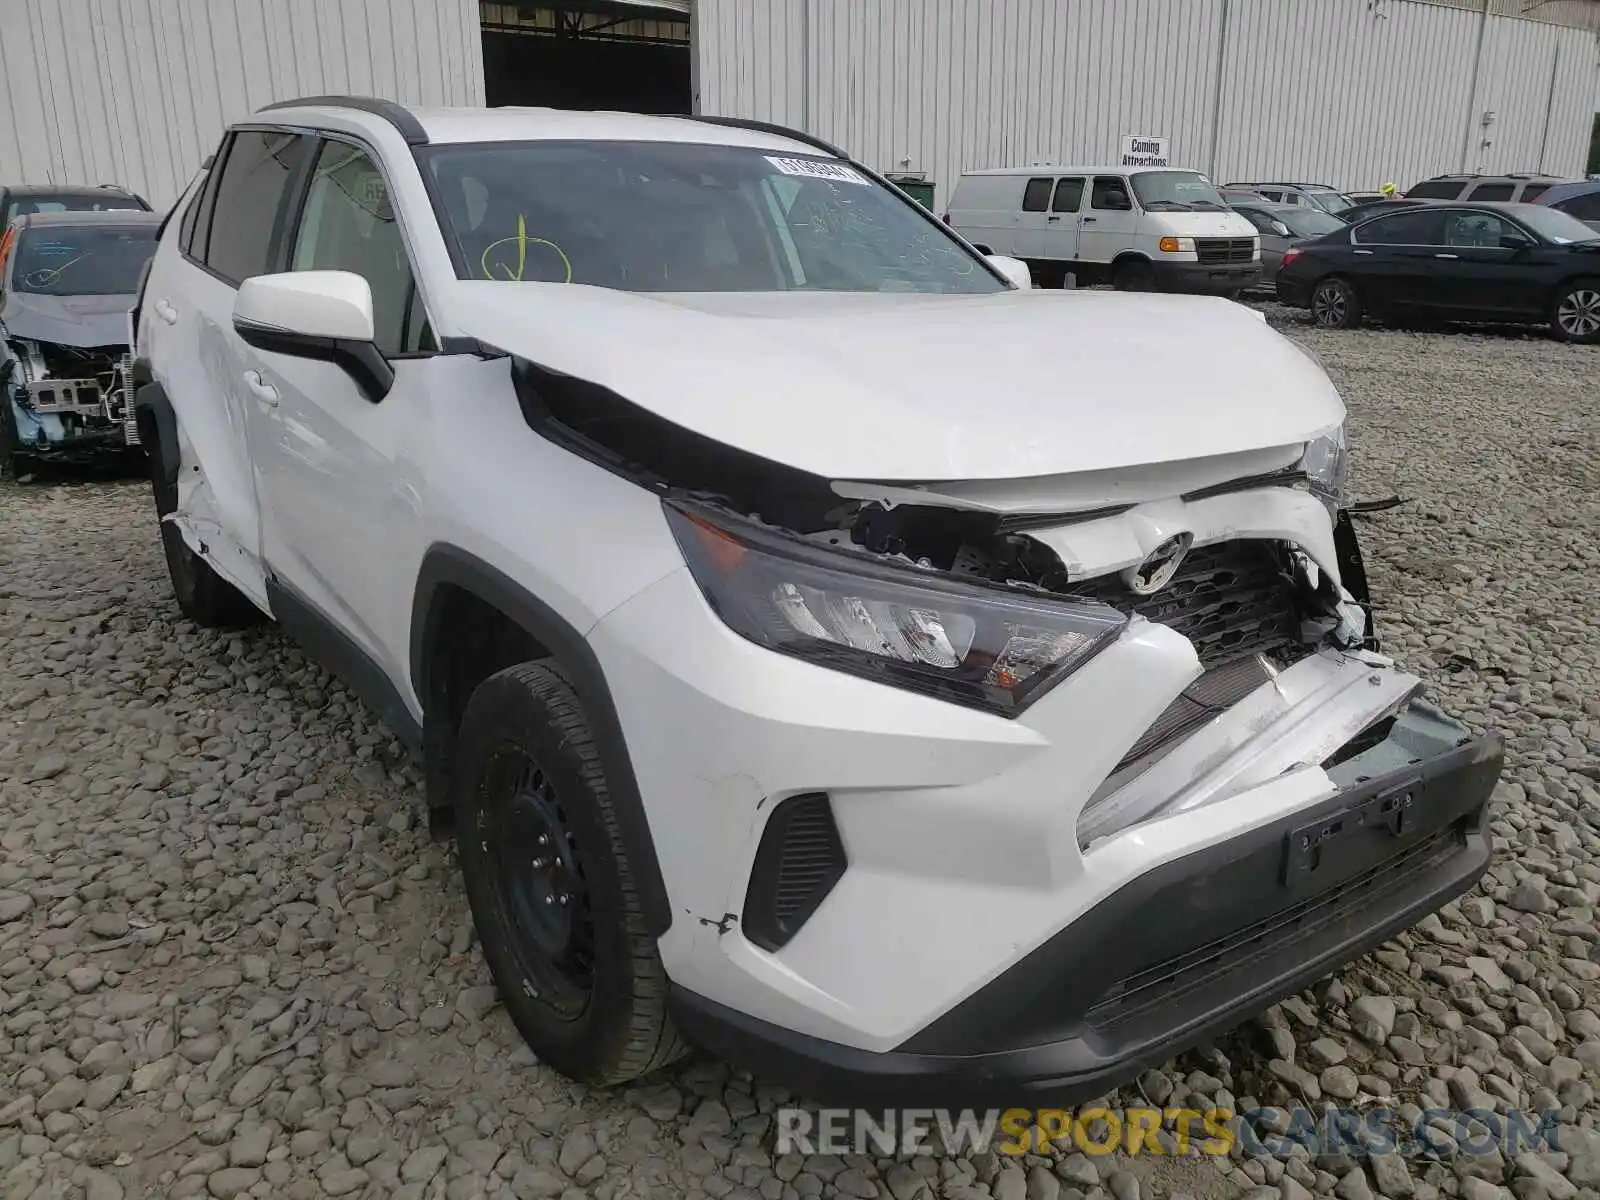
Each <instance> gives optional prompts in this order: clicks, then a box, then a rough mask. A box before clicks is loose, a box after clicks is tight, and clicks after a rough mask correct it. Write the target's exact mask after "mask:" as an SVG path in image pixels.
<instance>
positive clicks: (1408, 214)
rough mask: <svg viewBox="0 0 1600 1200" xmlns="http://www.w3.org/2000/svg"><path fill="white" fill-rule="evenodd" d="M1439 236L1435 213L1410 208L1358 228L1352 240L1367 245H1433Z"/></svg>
mask: <svg viewBox="0 0 1600 1200" xmlns="http://www.w3.org/2000/svg"><path fill="white" fill-rule="evenodd" d="M1443 234H1444V227H1443V222H1442V221H1441V220H1440V219H1439V214H1438V213H1436V212H1431V211H1429V210H1428V209H1418V208H1413V209H1408V210H1407V211H1405V212H1401V213H1395V214H1394V215H1393V216H1391V217H1379V218H1377V219H1376V220H1373V221H1368V222H1366V224H1364V225H1361V226H1358V227H1357V229H1356V231H1355V240H1356V241H1357V242H1360V243H1361V244H1363V245H1367V246H1433V245H1438V244H1439V243H1440V241H1441V239H1442V237H1443Z"/></svg>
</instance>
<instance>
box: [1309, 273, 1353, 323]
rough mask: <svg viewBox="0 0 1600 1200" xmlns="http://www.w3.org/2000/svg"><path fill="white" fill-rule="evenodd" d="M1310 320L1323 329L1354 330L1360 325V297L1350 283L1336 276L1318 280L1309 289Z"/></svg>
mask: <svg viewBox="0 0 1600 1200" xmlns="http://www.w3.org/2000/svg"><path fill="white" fill-rule="evenodd" d="M1310 309H1311V319H1312V321H1314V322H1315V323H1316V324H1317V325H1319V326H1321V327H1322V328H1323V329H1355V328H1356V327H1357V326H1359V325H1360V324H1361V315H1362V312H1363V309H1362V305H1361V297H1360V296H1358V295H1357V294H1356V289H1355V288H1354V287H1352V286H1351V285H1350V281H1349V280H1347V279H1342V278H1340V277H1339V276H1337V275H1330V276H1328V278H1326V279H1319V280H1318V281H1317V282H1316V284H1315V286H1313V287H1312V289H1311V304H1310Z"/></svg>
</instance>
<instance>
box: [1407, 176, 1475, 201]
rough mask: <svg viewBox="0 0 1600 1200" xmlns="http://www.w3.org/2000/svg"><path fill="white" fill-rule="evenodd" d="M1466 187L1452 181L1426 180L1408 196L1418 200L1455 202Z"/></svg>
mask: <svg viewBox="0 0 1600 1200" xmlns="http://www.w3.org/2000/svg"><path fill="white" fill-rule="evenodd" d="M1464 186H1465V185H1464V184H1461V183H1458V182H1454V181H1450V180H1444V179H1426V180H1423V182H1421V183H1419V184H1417V185H1416V186H1415V187H1413V188H1412V189H1411V190H1410V191H1409V192H1407V193H1406V196H1407V197H1415V198H1416V199H1418V200H1454V199H1456V197H1458V196H1460V195H1461V189H1462V187H1464Z"/></svg>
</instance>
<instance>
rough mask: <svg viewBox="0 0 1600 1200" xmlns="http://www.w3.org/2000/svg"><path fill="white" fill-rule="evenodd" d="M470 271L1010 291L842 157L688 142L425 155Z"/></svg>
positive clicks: (640, 288)
mask: <svg viewBox="0 0 1600 1200" xmlns="http://www.w3.org/2000/svg"><path fill="white" fill-rule="evenodd" d="M424 157H425V161H426V163H427V168H428V174H429V175H430V176H431V179H430V181H429V182H430V185H431V186H432V187H433V189H434V190H435V192H436V193H437V197H438V201H439V205H440V208H441V209H442V211H443V212H444V214H445V223H446V225H447V226H448V229H447V232H448V233H449V234H450V235H453V239H454V241H455V244H456V248H457V250H458V251H459V259H458V262H459V271H460V274H461V276H462V277H463V278H466V279H496V280H510V281H513V282H519V281H527V282H541V283H585V284H593V285H596V286H599V287H609V288H618V289H621V290H624V291H636V292H787V291H836V292H946V293H974V292H999V291H1004V290H1006V285H1005V284H1004V283H1002V282H1001V281H1000V280H999V279H997V278H996V277H995V275H994V274H993V273H992V272H991V271H990V270H989V269H988V268H987V266H986V265H985V264H984V263H983V262H982V260H981V259H979V258H977V257H975V256H974V255H973V254H972V252H971V251H969V250H967V249H966V248H965V247H964V246H963V245H962V244H961V243H960V242H958V241H957V240H956V239H955V237H954V236H953V235H951V234H950V233H949V232H947V231H946V230H945V228H944V226H942V225H940V224H939V223H938V222H937V221H935V220H933V219H931V218H930V217H929V216H928V215H926V214H925V213H922V212H920V211H918V210H917V209H916V208H915V207H913V205H912V204H910V203H908V202H907V201H905V200H903V199H901V198H900V197H899V196H897V195H895V194H894V193H893V192H891V191H889V190H887V189H886V188H884V187H882V186H881V185H880V184H878V183H875V182H873V181H872V180H871V179H869V178H868V177H867V176H865V175H862V174H861V173H860V172H858V171H856V170H855V169H854V168H853V167H850V166H848V165H846V164H844V163H841V162H838V161H837V160H834V159H828V158H821V157H815V158H813V157H810V156H801V155H778V154H765V153H763V152H762V151H760V150H755V149H749V148H745V147H737V146H712V145H698V144H693V143H684V142H613V141H605V142H599V141H548V142H515V143H495V144H492V145H462V146H439V147H436V148H434V149H432V150H429V151H427V152H425V155H424Z"/></svg>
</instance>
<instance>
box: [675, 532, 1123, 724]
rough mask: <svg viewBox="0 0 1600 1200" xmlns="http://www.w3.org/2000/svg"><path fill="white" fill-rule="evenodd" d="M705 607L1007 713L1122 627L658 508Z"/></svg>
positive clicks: (807, 649)
mask: <svg viewBox="0 0 1600 1200" xmlns="http://www.w3.org/2000/svg"><path fill="white" fill-rule="evenodd" d="M665 507H666V514H667V521H668V524H669V525H670V526H671V528H672V532H673V535H674V536H675V537H676V538H677V541H678V546H679V547H680V548H681V549H682V551H683V556H684V560H685V561H686V562H687V563H688V565H689V570H690V572H691V574H693V575H694V578H695V581H696V582H697V583H698V584H699V585H700V589H701V591H702V592H704V594H705V597H706V600H707V601H708V602H709V603H710V605H711V607H712V608H713V609H714V610H715V611H716V613H717V615H718V616H720V617H721V618H722V619H723V620H724V621H725V622H727V624H728V626H729V627H730V628H731V629H733V631H734V632H735V633H738V634H740V635H741V636H743V637H746V638H748V639H750V640H751V641H752V642H755V643H756V644H757V645H760V646H765V647H767V648H768V649H770V650H776V651H778V652H780V653H783V654H792V655H794V656H795V657H797V658H804V659H808V660H810V661H812V662H815V663H818V664H819V665H822V666H827V667H831V668H833V669H835V670H839V671H847V672H849V673H851V674H854V675H861V676H864V677H866V678H868V679H873V680H876V681H877V682H879V683H885V684H890V685H892V686H894V687H901V688H906V689H908V690H910V691H916V692H923V693H926V694H928V695H933V696H938V697H940V698H942V699H945V700H949V701H952V702H954V703H957V704H965V705H968V706H970V707H973V708H981V709H986V710H988V711H990V712H995V713H999V714H1001V715H1004V716H1016V715H1017V714H1018V713H1020V712H1022V711H1023V710H1024V709H1025V708H1026V707H1027V706H1028V705H1029V704H1030V703H1032V702H1033V700H1035V699H1037V698H1038V696H1040V695H1042V694H1043V693H1044V692H1045V691H1047V690H1048V689H1049V688H1050V687H1051V686H1053V685H1054V684H1055V683H1057V682H1059V681H1060V680H1061V679H1062V678H1063V677H1065V676H1066V675H1068V674H1070V673H1071V672H1072V671H1074V670H1076V669H1077V668H1078V667H1080V666H1082V665H1083V664H1084V663H1085V662H1087V661H1088V660H1089V659H1091V658H1092V657H1094V655H1095V654H1096V653H1098V652H1099V651H1100V650H1102V649H1103V648H1105V647H1106V646H1107V645H1109V644H1110V643H1111V642H1113V641H1115V640H1116V638H1117V635H1118V634H1119V633H1120V632H1121V631H1122V627H1123V626H1124V625H1125V624H1126V623H1127V618H1126V617H1125V616H1123V614H1122V613H1120V612H1118V611H1117V610H1116V609H1114V608H1111V607H1109V606H1107V605H1103V604H1095V603H1091V602H1084V601H1067V600H1054V599H1049V598H1045V597H1034V596H1029V595H1022V594H1018V593H1016V592H1013V591H1011V590H1009V589H1006V588H1003V587H998V586H994V585H989V584H985V583H980V582H972V583H967V582H963V581H960V580H955V579H950V578H947V577H945V576H942V575H930V576H929V577H928V578H926V579H924V578H919V577H918V575H917V573H916V572H915V570H913V569H909V568H901V567H894V566H887V565H884V564H881V563H878V562H874V561H871V560H868V559H866V558H865V557H858V556H856V555H853V554H850V553H848V552H841V551H837V550H829V549H827V548H825V547H822V546H817V545H813V544H811V543H809V542H806V541H803V540H801V539H799V538H795V537H793V536H790V535H788V534H784V533H780V532H777V531H775V530H772V529H768V528H764V527H761V526H758V525H755V524H753V523H750V522H746V521H744V520H741V519H740V518H737V517H733V516H731V515H729V514H727V513H724V512H722V511H720V510H715V509H710V508H707V507H705V506H702V505H697V504H690V503H686V502H682V501H675V500H674V501H667V502H666V505H665Z"/></svg>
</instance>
